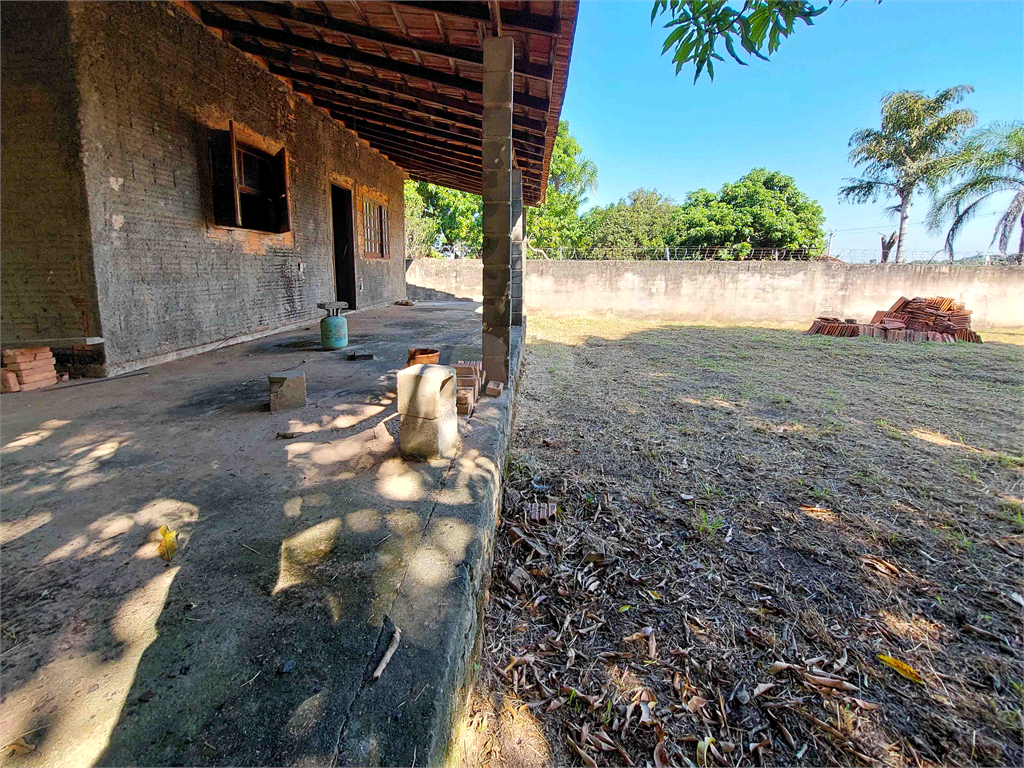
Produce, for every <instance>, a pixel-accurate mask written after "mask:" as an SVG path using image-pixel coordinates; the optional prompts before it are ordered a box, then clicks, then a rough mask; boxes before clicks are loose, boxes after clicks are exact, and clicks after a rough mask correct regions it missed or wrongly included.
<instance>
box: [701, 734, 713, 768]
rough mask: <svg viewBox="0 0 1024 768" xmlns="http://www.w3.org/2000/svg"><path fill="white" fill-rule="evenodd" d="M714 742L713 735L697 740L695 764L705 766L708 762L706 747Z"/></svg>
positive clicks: (702, 767) (703, 767)
mask: <svg viewBox="0 0 1024 768" xmlns="http://www.w3.org/2000/svg"><path fill="white" fill-rule="evenodd" d="M714 743H715V737H714V736H705V737H704V738H703V739H701V740H700V741H698V742H697V765H699V766H700V767H701V768H705V766H707V764H708V747H710V746H711V745H712V744H714Z"/></svg>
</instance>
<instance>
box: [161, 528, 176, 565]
mask: <svg viewBox="0 0 1024 768" xmlns="http://www.w3.org/2000/svg"><path fill="white" fill-rule="evenodd" d="M177 551H178V532H177V531H172V530H171V529H170V528H168V527H167V526H166V525H161V526H160V544H158V545H157V548H156V553H157V554H158V555H160V557H162V558H163V559H164V560H166V561H167V562H168V563H169V562H171V558H172V557H174V553H175V552H177Z"/></svg>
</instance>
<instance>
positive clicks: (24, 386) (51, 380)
mask: <svg viewBox="0 0 1024 768" xmlns="http://www.w3.org/2000/svg"><path fill="white" fill-rule="evenodd" d="M56 383H57V374H54V375H53V376H51V377H50V378H48V379H41V380H40V381H32V382H29V383H28V384H22V385H21V389H22V391H23V392H25V391H28V390H30V389H39V388H40V387H48V386H50V385H51V384H56Z"/></svg>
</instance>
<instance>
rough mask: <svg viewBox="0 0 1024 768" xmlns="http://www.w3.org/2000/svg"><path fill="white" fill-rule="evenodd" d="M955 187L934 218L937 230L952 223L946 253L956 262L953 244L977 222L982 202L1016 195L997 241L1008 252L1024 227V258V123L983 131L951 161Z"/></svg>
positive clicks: (1023, 243) (1023, 248) (1023, 237)
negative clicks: (1014, 236) (1006, 194)
mask: <svg viewBox="0 0 1024 768" xmlns="http://www.w3.org/2000/svg"><path fill="white" fill-rule="evenodd" d="M949 170H950V174H951V175H952V176H953V177H954V179H955V180H956V181H955V183H954V185H953V187H952V188H951V189H950V190H948V191H947V192H946V193H945V194H943V195H941V196H939V197H937V198H936V200H935V202H934V204H933V205H932V210H931V213H930V214H929V215H928V226H929V228H930V229H931V230H932V231H933V232H939V231H941V230H942V228H943V225H944V224H945V222H947V221H949V220H950V219H952V223H951V224H950V226H949V231H948V233H947V234H946V252H947V253H948V254H949V258H950V259H952V258H953V242H954V241H955V240H956V238H957V235H959V234H960V231H961V230H962V229H963V227H964V225H965V224H967V222H969V221H970V220H971V219H973V218H974V217H975V216H976V215H977V213H978V211H979V210H980V209H981V205H982V203H984V202H985V201H986V200H988V199H989V198H991V197H993V196H994V195H998V194H1001V193H1004V192H1012V193H1014V194H1013V196H1012V197H1011V198H1010V199H1009V204H1008V205H1007V206H1006V210H1005V211H1004V212H1003V215H1002V216H1000V217H999V221H998V222H997V223H996V228H995V232H994V233H993V234H992V242H993V243H994V242H996V240H998V241H999V251H1000V253H1006V248H1007V246H1008V245H1009V244H1010V236H1011V235H1012V234H1013V230H1014V228H1015V227H1016V226H1017V225H1018V224H1019V225H1020V244H1019V245H1018V246H1017V254H1018V256H1020V254H1024V123H995V124H994V125H990V126H988V127H987V128H984V129H982V130H981V131H978V133H976V134H975V135H974V136H973V137H971V139H970V140H969V141H968V142H967V144H966V145H965V146H964V148H963V149H962V150H960V151H959V152H957V153H956V154H955V155H953V156H952V157H950V158H949Z"/></svg>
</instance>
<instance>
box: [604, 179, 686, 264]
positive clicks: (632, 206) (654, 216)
mask: <svg viewBox="0 0 1024 768" xmlns="http://www.w3.org/2000/svg"><path fill="white" fill-rule="evenodd" d="M679 213H680V209H679V206H678V205H676V202H675V201H674V200H673V199H672V198H671V197H666V196H665V195H663V194H661V193H660V192H658V190H656V189H634V190H633V191H632V192H630V193H629V196H628V197H626V198H623V199H621V200H619V202H617V203H612V204H611V205H608V206H605V207H604V208H595V209H593V210H591V211H589V212H588V213H587V216H586V233H587V238H586V244H587V246H588V247H590V248H612V249H615V250H618V251H620V252H623V253H624V255H627V256H634V255H635V254H636V253H637V252H638V251H639V252H642V251H655V250H658V251H660V250H662V249H664V248H665V246H671V245H676V244H677V243H678V239H679V238H678V229H679V228H678V225H677V222H678V218H679Z"/></svg>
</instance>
